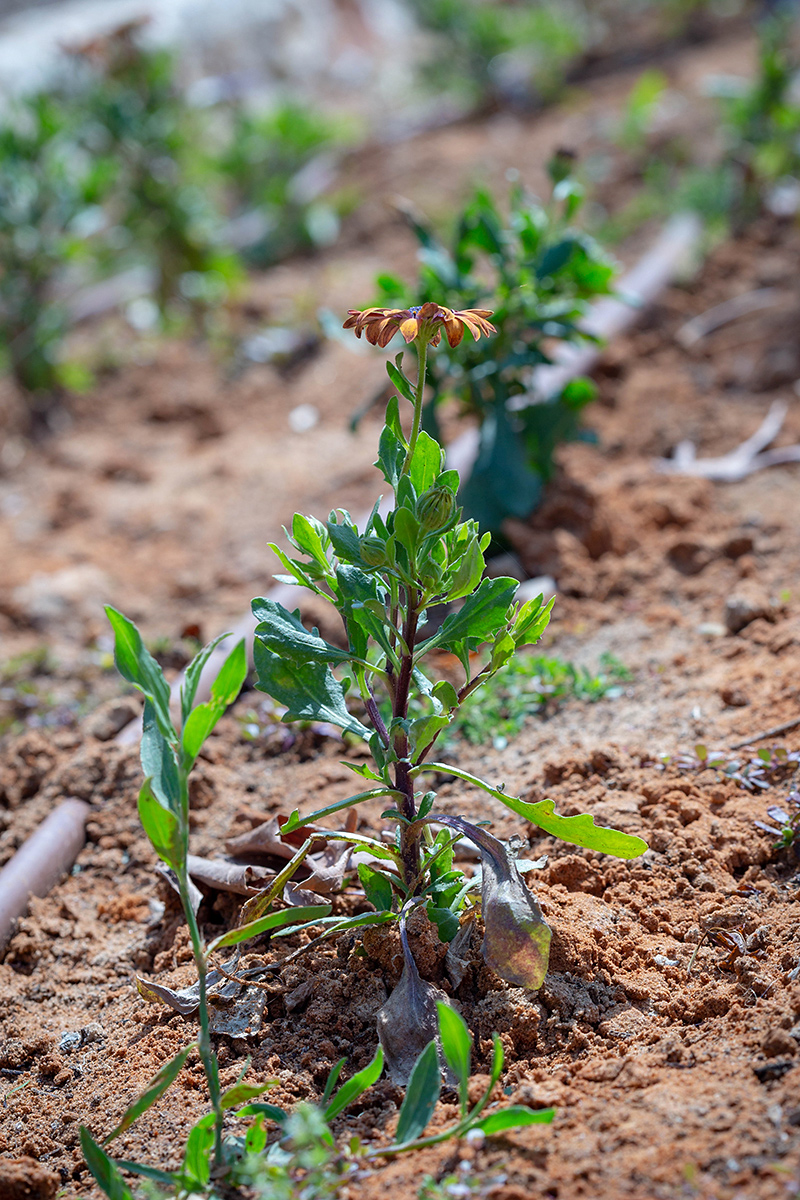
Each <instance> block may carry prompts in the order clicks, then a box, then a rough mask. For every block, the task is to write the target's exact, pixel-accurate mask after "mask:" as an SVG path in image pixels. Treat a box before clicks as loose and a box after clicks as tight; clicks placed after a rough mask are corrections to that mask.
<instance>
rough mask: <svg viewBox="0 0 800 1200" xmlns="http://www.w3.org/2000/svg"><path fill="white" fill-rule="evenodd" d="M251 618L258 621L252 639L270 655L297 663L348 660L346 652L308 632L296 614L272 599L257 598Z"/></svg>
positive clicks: (316, 634) (340, 661) (341, 661)
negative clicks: (278, 655)
mask: <svg viewBox="0 0 800 1200" xmlns="http://www.w3.org/2000/svg"><path fill="white" fill-rule="evenodd" d="M252 609H253V616H254V617H255V618H256V620H257V621H258V622H259V624H258V625H257V626H256V631H255V636H256V639H257V641H259V642H261V644H262V645H263V646H265V647H266V648H267V649H268V650H269V651H270V652H271V653H273V654H280V655H282V656H284V657H288V658H291V659H294V660H296V661H297V662H301V663H305V662H317V663H343V662H349V661H350V655H349V654H348V652H347V651H346V650H340V649H339V647H338V646H333V645H331V643H330V642H326V641H325V639H324V638H321V637H320V636H319V634H318V633H310V632H309V630H307V629H306V627H305V626H304V625H303V622H302V621H301V620H300V617H299V615H298V613H296V612H294V613H290V612H289V611H288V609H286V608H284V607H283V605H282V604H278V603H276V601H275V600H269V599H263V600H261V599H259V600H254V601H253V603H252Z"/></svg>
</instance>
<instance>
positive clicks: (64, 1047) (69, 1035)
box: [58, 1029, 83, 1054]
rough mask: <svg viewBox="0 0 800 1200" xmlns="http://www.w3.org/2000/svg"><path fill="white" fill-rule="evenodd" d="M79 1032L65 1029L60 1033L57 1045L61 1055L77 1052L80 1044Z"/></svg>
mask: <svg viewBox="0 0 800 1200" xmlns="http://www.w3.org/2000/svg"><path fill="white" fill-rule="evenodd" d="M82 1040H83V1039H82V1037H81V1032H80V1030H79V1029H67V1030H65V1032H64V1033H62V1035H61V1038H60V1040H59V1043H58V1048H59V1050H60V1051H61V1053H62V1054H72V1051H73V1050H77V1049H78V1048H79V1046H80V1044H81V1042H82Z"/></svg>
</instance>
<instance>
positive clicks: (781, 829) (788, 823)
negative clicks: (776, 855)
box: [754, 792, 800, 850]
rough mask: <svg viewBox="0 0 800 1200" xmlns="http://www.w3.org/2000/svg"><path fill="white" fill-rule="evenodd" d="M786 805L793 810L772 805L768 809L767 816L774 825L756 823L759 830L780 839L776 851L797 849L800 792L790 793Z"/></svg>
mask: <svg viewBox="0 0 800 1200" xmlns="http://www.w3.org/2000/svg"><path fill="white" fill-rule="evenodd" d="M786 804H787V806H788V807H789V809H790V810H791V811H790V812H787V811H786V809H785V808H782V807H781V805H779V804H771V805H770V806H769V808H768V809H767V816H768V817H769V818H770V820H771V821H773V822H774V824H772V825H767V823H766V821H755V822H754V824H755V826H756V828H757V829H762V830H763V831H764V833H771V834H772V836H773V837H776V838H777V839H778V841H777V842H776V843H775V849H776V850H788V849H789V848H790V847H795V848H796V845H797V837H798V834H799V833H800V792H790V794H789V795H788V796H787V797H786Z"/></svg>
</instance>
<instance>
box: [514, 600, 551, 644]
mask: <svg viewBox="0 0 800 1200" xmlns="http://www.w3.org/2000/svg"><path fill="white" fill-rule="evenodd" d="M543 599H544V597H543V596H538V597H537V598H536V599H535V600H528V601H526V603H525V604H523V605H522V606H521V607H520V610H519V612H518V613H517V616H516V618H515V620H514V626H513V628H512V630H511V636H512V637H513V638H514V644H515V645H516V646H517V647H519V646H532V645H533V644H534V643H535V642H538V641H539V638H540V637H541V636H542V634H543V633H544V631H545V629H546V628H547V626H548V625H549V624H550V613H551V610H552V608H553V605H554V604H555V600H556V598H555V596H552V597H551V598H550V599H549V600H548V602H547V604H545V605H544V607H542V600H543Z"/></svg>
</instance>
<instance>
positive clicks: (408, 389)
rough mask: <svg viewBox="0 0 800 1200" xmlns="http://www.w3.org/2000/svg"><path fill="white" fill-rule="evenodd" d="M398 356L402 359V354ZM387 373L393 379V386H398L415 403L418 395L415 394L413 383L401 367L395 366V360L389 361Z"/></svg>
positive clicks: (405, 396) (399, 390)
mask: <svg viewBox="0 0 800 1200" xmlns="http://www.w3.org/2000/svg"><path fill="white" fill-rule="evenodd" d="M398 358H400V359H401V361H402V355H398ZM386 374H387V375H388V376H389V378H390V379H391V381H392V386H393V387H396V388H397V390H398V392H399V393H400V395H401V396H403V397H404V398H405V399H406V400H410V401H411V403H412V404H414V403H415V400H416V397H415V395H414V388H413V385H412V384H411V382H410V381H409V380H408V379H406V377H405V375H404V374H403V372H402V371H401V370H400V369H399V367H397V366H395V364H394V363H393V362H387V364H386Z"/></svg>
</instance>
